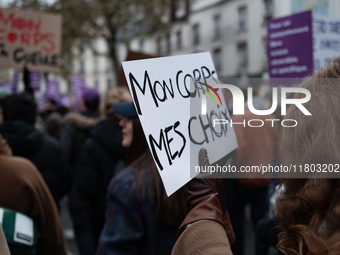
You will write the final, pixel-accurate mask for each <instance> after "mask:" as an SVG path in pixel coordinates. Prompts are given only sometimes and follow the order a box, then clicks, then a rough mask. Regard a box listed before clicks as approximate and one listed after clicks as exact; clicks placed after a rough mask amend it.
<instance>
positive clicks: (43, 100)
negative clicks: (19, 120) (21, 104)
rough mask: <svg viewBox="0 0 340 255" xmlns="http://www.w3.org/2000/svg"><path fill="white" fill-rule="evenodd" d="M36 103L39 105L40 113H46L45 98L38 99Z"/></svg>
mask: <svg viewBox="0 0 340 255" xmlns="http://www.w3.org/2000/svg"><path fill="white" fill-rule="evenodd" d="M35 103H36V104H37V109H38V112H43V111H44V103H45V99H44V98H43V97H39V98H37V97H36V98H35Z"/></svg>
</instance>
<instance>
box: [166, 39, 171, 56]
mask: <svg viewBox="0 0 340 255" xmlns="http://www.w3.org/2000/svg"><path fill="white" fill-rule="evenodd" d="M166 52H167V53H168V54H169V53H170V52H171V35H170V34H167V35H166Z"/></svg>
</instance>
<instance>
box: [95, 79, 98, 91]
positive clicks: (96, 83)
mask: <svg viewBox="0 0 340 255" xmlns="http://www.w3.org/2000/svg"><path fill="white" fill-rule="evenodd" d="M94 86H95V88H96V89H98V90H99V81H98V80H95V81H94Z"/></svg>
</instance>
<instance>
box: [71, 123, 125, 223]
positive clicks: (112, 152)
mask: <svg viewBox="0 0 340 255" xmlns="http://www.w3.org/2000/svg"><path fill="white" fill-rule="evenodd" d="M121 144H122V131H121V127H120V126H119V119H117V118H110V119H107V120H103V121H101V122H100V123H98V124H97V125H96V126H95V127H94V128H93V130H92V132H91V136H90V138H89V139H87V140H86V142H85V145H84V147H83V150H82V154H81V160H80V167H79V172H78V175H77V177H76V185H77V188H78V193H79V195H80V196H81V197H82V198H83V199H84V200H86V201H89V202H90V203H91V207H92V214H93V215H94V217H95V218H97V219H98V220H99V222H102V223H101V224H104V222H105V212H106V193H107V189H108V186H109V183H110V181H111V179H112V178H113V177H114V176H116V175H117V174H118V173H119V172H120V171H121V170H122V169H123V168H124V162H125V156H126V150H125V149H124V148H123V147H122V145H121ZM101 224H99V225H101ZM101 227H102V226H101ZM101 227H99V228H101Z"/></svg>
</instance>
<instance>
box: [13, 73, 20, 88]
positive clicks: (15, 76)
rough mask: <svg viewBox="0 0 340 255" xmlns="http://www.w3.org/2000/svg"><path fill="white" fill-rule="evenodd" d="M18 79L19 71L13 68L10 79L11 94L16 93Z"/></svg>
mask: <svg viewBox="0 0 340 255" xmlns="http://www.w3.org/2000/svg"><path fill="white" fill-rule="evenodd" d="M19 79H20V71H19V70H17V69H15V70H14V73H13V80H12V93H13V94H15V93H17V91H18V85H19Z"/></svg>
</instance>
